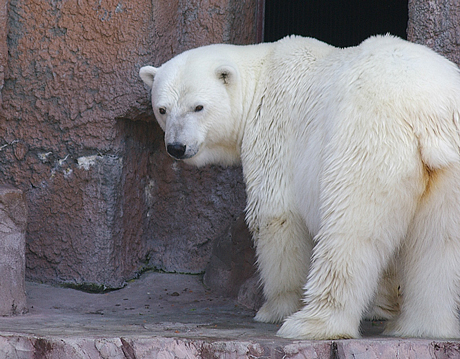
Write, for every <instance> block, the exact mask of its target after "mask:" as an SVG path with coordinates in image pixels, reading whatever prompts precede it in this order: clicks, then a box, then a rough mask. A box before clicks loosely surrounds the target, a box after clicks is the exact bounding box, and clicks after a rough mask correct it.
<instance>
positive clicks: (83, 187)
mask: <svg viewBox="0 0 460 359" xmlns="http://www.w3.org/2000/svg"><path fill="white" fill-rule="evenodd" d="M255 17H256V0H247V1H237V0H217V1H213V2H201V1H198V0H183V1H178V0H177V1H162V0H154V1H136V2H132V1H123V0H116V1H115V0H103V1H93V0H92V1H78V0H69V1H63V2H61V1H52V0H45V1H33V0H0V90H1V92H0V93H1V97H0V100H1V102H0V105H1V109H0V169H1V171H0V183H1V182H3V183H7V184H10V185H13V186H15V187H17V188H19V189H21V190H22V191H23V192H24V194H25V196H26V199H27V204H28V208H29V223H28V232H27V242H26V258H27V271H26V275H27V278H28V279H31V280H39V281H46V282H61V283H62V282H64V283H69V284H76V285H79V284H85V285H88V284H90V285H96V286H102V287H119V286H121V285H123V283H124V281H125V280H127V279H129V278H132V277H133V276H135V275H136V273H137V272H139V271H141V270H142V269H143V268H145V267H157V268H159V269H163V270H167V271H178V272H201V271H203V270H204V268H205V266H206V264H207V262H208V261H209V257H210V250H211V248H212V242H213V239H214V238H215V237H216V236H218V235H219V234H220V233H221V232H222V231H224V230H225V228H226V227H227V225H228V223H230V222H231V221H232V220H233V218H234V217H236V216H237V215H239V214H240V213H241V211H242V210H243V208H244V201H245V196H244V186H243V183H242V176H241V171H240V169H239V168H236V169H235V168H229V169H224V168H217V167H210V168H206V169H200V170H198V169H196V168H189V167H187V166H185V165H183V164H181V163H176V162H174V161H173V160H171V159H170V158H169V157H168V156H167V155H166V154H165V151H164V149H163V147H164V145H163V134H162V131H161V129H160V128H159V127H158V125H157V124H156V123H155V121H154V118H153V115H152V112H151V109H150V102H149V95H148V90H147V89H146V88H145V87H144V86H143V84H142V81H141V80H140V79H139V78H138V70H139V68H140V67H141V66H143V65H146V64H152V65H155V66H158V65H160V64H161V63H163V62H164V61H166V60H167V59H169V58H171V57H172V56H174V55H176V54H177V53H179V52H182V51H184V50H186V49H188V48H191V47H195V46H199V45H204V44H208V43H218V42H231V43H238V44H247V43H252V42H254V41H255V38H256V26H255V21H254V19H255Z"/></svg>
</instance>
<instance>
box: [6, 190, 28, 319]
mask: <svg viewBox="0 0 460 359" xmlns="http://www.w3.org/2000/svg"><path fill="white" fill-rule="evenodd" d="M26 226H27V209H26V203H25V198H24V195H23V193H22V192H21V191H20V190H18V189H15V188H13V187H11V186H5V185H0V316H5V315H15V314H23V313H25V312H26V311H27V303H26V292H25V266H26V258H25V242H26Z"/></svg>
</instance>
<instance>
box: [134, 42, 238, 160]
mask: <svg viewBox="0 0 460 359" xmlns="http://www.w3.org/2000/svg"><path fill="white" fill-rule="evenodd" d="M219 46H220V47H222V46H225V45H211V46H207V47H203V48H197V49H194V50H189V51H187V52H185V53H182V54H181V55H178V56H176V57H174V58H173V59H171V60H169V61H168V62H166V63H165V64H163V65H162V66H161V67H159V68H155V67H152V66H145V67H142V68H141V69H140V71H139V75H140V77H141V78H142V80H143V81H144V82H145V83H146V84H147V85H148V86H149V87H151V89H152V106H153V111H154V113H155V117H156V119H157V121H158V123H159V124H160V126H161V128H162V129H163V130H164V131H165V144H166V149H167V151H168V153H169V154H170V155H171V156H172V157H174V158H175V159H179V160H184V161H185V162H188V163H190V164H194V165H197V166H202V165H205V164H208V163H220V164H226V165H227V164H233V163H236V162H238V161H239V145H238V134H237V132H238V128H239V127H240V126H239V121H240V119H241V108H242V104H241V95H240V93H241V91H240V89H239V88H240V85H239V73H238V70H237V67H236V66H235V65H234V64H232V63H231V62H228V61H226V60H223V59H222V57H221V56H219V49H220V47H219Z"/></svg>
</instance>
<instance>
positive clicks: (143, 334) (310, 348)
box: [0, 272, 460, 359]
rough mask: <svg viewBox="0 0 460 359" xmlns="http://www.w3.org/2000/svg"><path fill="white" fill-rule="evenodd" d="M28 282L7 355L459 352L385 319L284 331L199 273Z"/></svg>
mask: <svg viewBox="0 0 460 359" xmlns="http://www.w3.org/2000/svg"><path fill="white" fill-rule="evenodd" d="M26 289H27V301H28V307H29V313H28V314H25V315H22V316H16V317H3V318H0V359H4V358H5V359H7V358H8V359H9V358H20V359H26V358H35V359H37V358H50V359H54V358H104V359H112V358H128V359H134V358H136V359H140V358H328V359H329V358H417V359H418V358H460V341H437V340H419V339H397V338H385V337H383V336H382V335H381V334H380V333H381V330H382V328H383V325H382V323H379V322H375V323H371V322H366V323H364V325H363V339H359V340H339V341H291V340H285V339H281V338H278V337H276V336H275V333H276V330H277V328H278V326H277V325H267V324H260V323H256V322H254V321H253V320H252V317H253V315H254V313H253V312H252V311H248V310H246V309H244V308H242V307H240V306H238V305H237V304H235V302H234V301H232V300H231V299H226V298H222V297H218V296H216V295H214V294H213V293H210V292H208V291H206V289H205V288H204V286H203V285H202V283H201V277H200V276H191V275H180V274H164V273H153V272H151V273H146V274H144V275H143V276H142V277H141V278H140V279H138V280H135V281H132V282H130V283H128V285H127V286H126V287H125V288H123V289H121V290H118V291H113V292H109V293H105V294H90V293H85V292H81V291H77V290H73V289H68V288H59V287H53V286H49V285H44V284H37V283H27V286H26Z"/></svg>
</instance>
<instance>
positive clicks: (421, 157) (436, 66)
mask: <svg viewBox="0 0 460 359" xmlns="http://www.w3.org/2000/svg"><path fill="white" fill-rule="evenodd" d="M140 75H141V77H142V79H143V80H144V81H145V82H146V83H147V84H148V85H149V86H152V104H153V108H154V112H155V116H156V118H157V119H158V122H159V123H160V125H161V127H162V128H163V129H164V130H165V141H166V145H168V144H171V143H176V144H177V143H179V144H181V145H184V146H185V147H184V148H186V149H187V150H186V152H185V154H184V156H183V159H184V160H185V161H186V162H188V163H191V164H195V165H205V164H207V163H220V164H224V165H228V164H233V163H238V162H239V161H240V160H241V163H242V165H243V173H244V177H245V182H246V191H247V207H246V219H247V223H248V226H249V228H250V230H251V232H252V234H253V237H254V241H255V245H256V250H257V257H258V266H259V270H260V274H261V280H262V284H263V288H264V295H265V298H266V302H265V304H264V305H263V306H262V308H261V309H260V310H259V312H258V313H257V316H256V320H259V321H263V322H280V321H283V320H285V322H284V324H283V326H282V327H281V329H280V330H279V333H278V334H279V335H281V336H284V337H287V338H299V339H306V338H309V339H333V338H353V337H358V336H359V325H360V321H361V319H362V318H363V316H364V315H365V314H366V313H367V314H366V315H367V316H379V317H384V318H387V319H391V320H390V322H389V325H388V328H387V332H388V333H389V334H393V335H398V336H416V337H439V338H452V337H459V334H460V331H459V323H458V318H457V307H458V295H459V290H460V288H459V285H460V282H459V279H460V180H459V179H460V150H459V148H460V131H459V128H460V125H459V118H460V75H459V71H458V69H457V67H456V66H455V65H453V64H452V63H450V62H449V61H448V60H446V59H444V58H443V57H441V56H439V55H436V54H435V53H434V52H433V51H431V50H429V49H427V48H425V47H423V46H420V45H415V44H411V43H409V42H406V41H403V40H400V39H397V38H394V37H391V36H378V37H372V38H370V39H368V40H366V41H365V42H363V43H362V44H361V45H359V46H357V47H353V48H346V49H338V48H334V47H332V46H329V45H327V44H324V43H322V42H319V41H317V40H314V39H310V38H301V37H289V38H285V39H282V40H280V41H278V42H275V43H271V44H260V45H252V46H232V45H211V46H207V47H202V48H198V49H194V50H190V51H187V52H185V53H183V54H181V55H179V56H177V57H175V58H173V59H172V60H170V61H168V62H167V63H165V64H164V65H163V66H161V67H160V68H153V67H144V68H142V69H141V71H140ZM197 105H201V106H203V110H200V111H196V110H194V109H196V108H197V107H196V106H197ZM160 108H162V109H165V110H166V113H165V114H164V115H162V114H160V113H159V109H160ZM379 283H380V286H379ZM372 303H374V305H372Z"/></svg>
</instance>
